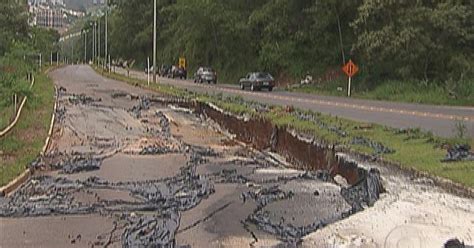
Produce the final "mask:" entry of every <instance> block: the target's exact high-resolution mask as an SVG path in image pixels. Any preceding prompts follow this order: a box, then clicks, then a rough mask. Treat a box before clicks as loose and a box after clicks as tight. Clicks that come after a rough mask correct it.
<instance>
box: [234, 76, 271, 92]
mask: <svg viewBox="0 0 474 248" xmlns="http://www.w3.org/2000/svg"><path fill="white" fill-rule="evenodd" d="M239 83H240V88H241V89H242V90H245V88H250V90H251V91H256V90H261V89H264V88H265V89H268V91H272V90H273V87H275V79H273V77H272V75H270V74H269V73H266V72H251V73H249V74H247V76H246V77H245V78H241V79H240V81H239Z"/></svg>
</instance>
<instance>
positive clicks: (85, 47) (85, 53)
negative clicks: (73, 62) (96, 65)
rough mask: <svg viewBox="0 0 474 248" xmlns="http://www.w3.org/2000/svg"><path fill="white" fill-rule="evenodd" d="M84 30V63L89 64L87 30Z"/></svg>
mask: <svg viewBox="0 0 474 248" xmlns="http://www.w3.org/2000/svg"><path fill="white" fill-rule="evenodd" d="M82 31H84V64H87V30H85V29H84V30H82Z"/></svg>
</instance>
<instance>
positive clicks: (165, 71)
mask: <svg viewBox="0 0 474 248" xmlns="http://www.w3.org/2000/svg"><path fill="white" fill-rule="evenodd" d="M170 73H171V65H164V64H163V65H161V67H160V68H159V70H158V75H159V76H160V77H167V76H168V75H170Z"/></svg>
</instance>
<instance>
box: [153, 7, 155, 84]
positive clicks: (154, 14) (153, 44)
mask: <svg viewBox="0 0 474 248" xmlns="http://www.w3.org/2000/svg"><path fill="white" fill-rule="evenodd" d="M153 83H155V84H156V0H153Z"/></svg>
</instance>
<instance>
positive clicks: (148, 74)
mask: <svg viewBox="0 0 474 248" xmlns="http://www.w3.org/2000/svg"><path fill="white" fill-rule="evenodd" d="M146 66H147V67H146V81H147V82H148V86H150V57H147V58H146Z"/></svg>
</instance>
